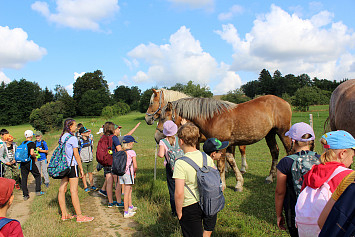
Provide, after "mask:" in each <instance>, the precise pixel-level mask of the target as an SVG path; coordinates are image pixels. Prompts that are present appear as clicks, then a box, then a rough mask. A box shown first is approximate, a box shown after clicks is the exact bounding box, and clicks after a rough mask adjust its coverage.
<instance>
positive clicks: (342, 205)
mask: <svg viewBox="0 0 355 237" xmlns="http://www.w3.org/2000/svg"><path fill="white" fill-rule="evenodd" d="M354 196H355V183H351V184H350V185H349V186H348V187H347V188H346V189H345V191H344V192H343V194H342V195H341V196H340V197H339V199H338V200H337V201H336V202H335V204H334V206H333V208H332V210H331V211H330V213H329V215H328V218H327V220H326V221H325V223H324V226H323V228H322V231H321V232H320V233H319V236H320V237H324V236H327V237H328V236H332V237H338V236H339V237H340V236H354V235H355V202H354Z"/></svg>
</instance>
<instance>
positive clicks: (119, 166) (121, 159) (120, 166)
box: [112, 151, 132, 176]
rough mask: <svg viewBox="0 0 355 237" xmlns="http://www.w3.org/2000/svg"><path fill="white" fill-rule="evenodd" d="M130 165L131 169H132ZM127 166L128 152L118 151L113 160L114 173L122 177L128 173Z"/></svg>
mask: <svg viewBox="0 0 355 237" xmlns="http://www.w3.org/2000/svg"><path fill="white" fill-rule="evenodd" d="M131 165H132V163H131V164H130V166H129V168H130V167H131ZM126 166H127V152H126V151H116V152H115V153H114V154H113V160H112V173H113V174H115V175H118V176H122V175H124V174H125V173H126Z"/></svg>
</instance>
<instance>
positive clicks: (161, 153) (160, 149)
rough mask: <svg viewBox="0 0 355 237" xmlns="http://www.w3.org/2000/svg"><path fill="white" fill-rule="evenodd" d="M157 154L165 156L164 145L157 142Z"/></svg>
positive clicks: (161, 156)
mask: <svg viewBox="0 0 355 237" xmlns="http://www.w3.org/2000/svg"><path fill="white" fill-rule="evenodd" d="M158 156H159V157H160V158H164V157H165V147H164V145H160V144H159V150H158Z"/></svg>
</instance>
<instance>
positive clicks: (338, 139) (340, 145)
mask: <svg viewBox="0 0 355 237" xmlns="http://www.w3.org/2000/svg"><path fill="white" fill-rule="evenodd" d="M322 138H324V139H325V140H326V141H327V145H324V148H330V149H355V139H354V137H353V136H352V135H351V134H350V133H348V132H347V131H344V130H338V131H331V132H328V133H326V134H324V135H323V136H322Z"/></svg>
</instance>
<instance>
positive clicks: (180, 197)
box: [174, 179, 185, 220]
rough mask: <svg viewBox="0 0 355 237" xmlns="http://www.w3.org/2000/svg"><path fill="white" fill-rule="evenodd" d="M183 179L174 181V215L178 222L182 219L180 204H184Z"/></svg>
mask: <svg viewBox="0 0 355 237" xmlns="http://www.w3.org/2000/svg"><path fill="white" fill-rule="evenodd" d="M184 186H185V180H184V179H175V194H174V197H175V206H176V214H177V217H178V218H179V220H180V219H181V217H182V204H183V203H184Z"/></svg>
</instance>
